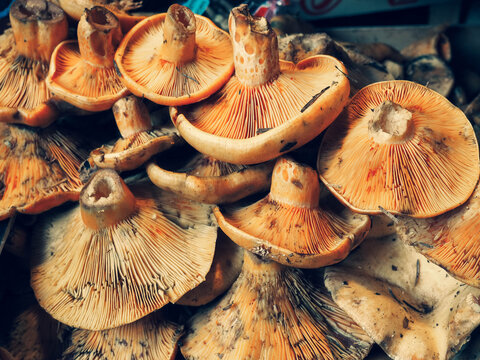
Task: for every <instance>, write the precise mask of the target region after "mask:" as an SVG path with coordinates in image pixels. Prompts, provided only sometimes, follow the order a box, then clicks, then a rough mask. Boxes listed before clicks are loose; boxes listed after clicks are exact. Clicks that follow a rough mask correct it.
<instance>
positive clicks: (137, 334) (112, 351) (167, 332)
mask: <svg viewBox="0 0 480 360" xmlns="http://www.w3.org/2000/svg"><path fill="white" fill-rule="evenodd" d="M182 330H183V327H182V326H179V325H177V324H174V323H172V322H170V321H167V320H164V319H163V316H162V315H161V314H159V313H158V312H155V313H153V314H151V315H148V316H146V317H144V318H142V319H140V320H137V321H135V322H133V323H131V324H128V325H123V326H120V327H117V328H115V329H110V330H103V331H88V330H82V329H75V330H74V331H73V333H72V345H71V346H70V347H69V348H68V349H67V350H65V352H64V353H63V358H62V359H65V360H67V359H75V360H132V359H144V360H172V359H174V358H175V354H176V353H177V349H178V348H177V342H178V339H179V338H180V336H181V335H182V332H183V331H182Z"/></svg>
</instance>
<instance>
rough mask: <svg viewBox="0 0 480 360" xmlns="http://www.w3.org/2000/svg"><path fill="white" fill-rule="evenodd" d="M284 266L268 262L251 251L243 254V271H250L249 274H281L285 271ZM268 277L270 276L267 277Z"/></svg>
mask: <svg viewBox="0 0 480 360" xmlns="http://www.w3.org/2000/svg"><path fill="white" fill-rule="evenodd" d="M283 268H284V267H283V265H281V264H279V263H278V262H276V261H272V260H268V259H266V258H263V257H261V256H260V255H256V254H254V253H252V252H250V251H244V252H243V270H242V271H245V269H248V270H247V271H248V272H249V273H259V274H262V275H264V274H268V273H275V272H279V271H281V270H282V269H283ZM265 276H268V275H265Z"/></svg>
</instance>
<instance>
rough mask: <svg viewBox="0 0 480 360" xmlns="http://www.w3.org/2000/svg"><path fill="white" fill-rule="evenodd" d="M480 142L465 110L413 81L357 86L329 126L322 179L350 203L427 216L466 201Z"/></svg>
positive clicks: (361, 208) (365, 209) (373, 210)
mask: <svg viewBox="0 0 480 360" xmlns="http://www.w3.org/2000/svg"><path fill="white" fill-rule="evenodd" d="M478 151H479V150H478V143H477V139H476V137H475V134H474V131H473V128H472V126H471V124H470V122H469V121H468V119H467V118H466V117H465V115H464V114H463V113H462V111H461V110H460V109H458V108H456V107H455V106H453V105H452V104H451V103H450V102H449V101H448V100H447V99H445V98H444V97H443V96H441V95H439V94H438V93H436V92H434V91H432V90H430V89H428V88H426V87H424V86H421V85H418V84H415V83H412V82H408V81H387V82H381V83H376V84H372V85H369V86H367V87H365V88H364V89H362V90H361V91H359V92H358V93H357V94H356V95H355V96H354V97H353V99H352V101H351V103H350V104H349V106H348V107H347V108H346V110H345V112H344V114H343V116H341V117H340V118H339V119H338V120H337V121H335V123H334V124H333V125H332V126H331V127H330V128H329V130H328V131H327V132H326V134H325V136H324V138H323V142H322V144H321V146H320V150H319V152H318V162H317V169H318V172H319V174H320V179H321V180H322V181H323V182H324V184H325V185H326V186H327V187H328V188H329V189H330V191H331V192H332V193H333V194H334V195H335V196H336V197H337V198H338V199H339V200H340V201H341V202H343V203H344V204H345V205H347V206H348V207H350V208H351V209H352V210H354V211H357V212H360V213H364V214H380V213H382V209H384V210H386V211H388V212H391V213H393V214H405V215H409V216H412V217H418V218H425V217H431V216H435V215H439V214H442V213H444V212H446V211H448V210H451V209H453V208H455V207H457V206H459V205H461V204H463V203H464V202H465V201H467V199H468V198H469V196H470V195H471V194H472V192H473V189H474V188H475V185H476V183H477V180H478V177H479V165H478V164H479V158H478Z"/></svg>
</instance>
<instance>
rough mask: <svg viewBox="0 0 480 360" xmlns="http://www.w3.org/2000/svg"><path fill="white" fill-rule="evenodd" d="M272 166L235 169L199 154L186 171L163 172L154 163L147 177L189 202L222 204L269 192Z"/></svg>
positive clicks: (269, 163) (151, 164)
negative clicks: (190, 200)
mask: <svg viewBox="0 0 480 360" xmlns="http://www.w3.org/2000/svg"><path fill="white" fill-rule="evenodd" d="M273 165H274V164H273V162H268V163H264V164H259V165H254V166H243V165H235V164H229V163H225V162H223V161H220V160H216V159H213V158H212V157H210V156H206V155H203V154H196V155H195V156H194V157H193V158H192V159H191V161H190V162H189V163H188V164H187V165H185V167H183V168H182V169H179V170H177V171H169V170H166V169H163V168H162V167H160V166H159V165H157V164H155V163H154V162H151V163H149V164H148V165H147V173H148V176H149V178H150V180H151V181H152V182H153V183H154V184H155V185H156V186H158V187H159V188H162V189H165V190H168V191H172V192H174V193H176V194H178V195H181V196H184V197H186V198H187V199H192V200H197V201H200V202H204V203H208V204H223V203H230V202H235V201H237V200H240V199H242V198H244V197H246V196H248V195H251V194H254V193H256V192H259V191H262V190H266V189H267V188H268V186H269V184H270V179H271V174H272V170H273Z"/></svg>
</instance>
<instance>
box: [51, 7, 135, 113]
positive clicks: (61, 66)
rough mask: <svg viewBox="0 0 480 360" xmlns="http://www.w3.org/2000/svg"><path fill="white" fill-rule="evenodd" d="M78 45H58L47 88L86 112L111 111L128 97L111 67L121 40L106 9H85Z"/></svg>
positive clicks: (118, 30) (69, 42) (116, 26)
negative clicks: (123, 98)
mask: <svg viewBox="0 0 480 360" xmlns="http://www.w3.org/2000/svg"><path fill="white" fill-rule="evenodd" d="M77 32H78V42H77V41H75V40H68V41H64V42H62V43H60V44H59V45H58V46H57V47H56V48H55V51H54V52H53V54H52V60H51V62H50V71H49V73H48V77H47V85H48V88H49V89H50V91H52V92H53V93H54V94H55V95H56V96H57V97H59V98H60V99H62V100H64V101H66V102H67V103H69V104H72V105H75V106H76V107H78V108H80V109H83V110H87V111H103V110H107V109H110V108H111V107H112V105H113V104H114V103H115V102H116V101H117V100H118V99H120V98H121V97H123V96H125V95H126V94H128V90H127V88H125V86H124V85H123V84H122V82H121V80H120V77H119V75H118V72H117V71H116V69H115V67H114V65H113V57H114V54H115V50H116V48H117V46H118V44H119V43H120V40H121V39H122V30H121V29H120V23H119V21H118V19H117V17H116V16H115V15H114V14H113V13H112V12H110V11H108V10H107V9H106V8H103V7H100V6H95V7H93V8H92V9H90V10H88V9H85V12H84V14H83V15H82V18H81V19H80V21H79V23H78V31H77Z"/></svg>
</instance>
